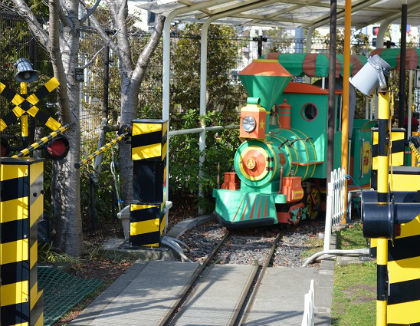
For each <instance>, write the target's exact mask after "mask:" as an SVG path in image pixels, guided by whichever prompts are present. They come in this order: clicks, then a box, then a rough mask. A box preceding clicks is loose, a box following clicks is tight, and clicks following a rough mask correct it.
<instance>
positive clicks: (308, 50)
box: [306, 27, 315, 53]
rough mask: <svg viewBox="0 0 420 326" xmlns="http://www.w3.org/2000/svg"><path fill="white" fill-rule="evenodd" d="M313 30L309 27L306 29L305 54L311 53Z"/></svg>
mask: <svg viewBox="0 0 420 326" xmlns="http://www.w3.org/2000/svg"><path fill="white" fill-rule="evenodd" d="M314 30H315V28H313V27H311V28H309V29H308V35H307V36H306V53H311V49H312V35H313V34H314Z"/></svg>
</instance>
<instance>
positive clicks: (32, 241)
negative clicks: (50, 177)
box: [0, 158, 44, 326]
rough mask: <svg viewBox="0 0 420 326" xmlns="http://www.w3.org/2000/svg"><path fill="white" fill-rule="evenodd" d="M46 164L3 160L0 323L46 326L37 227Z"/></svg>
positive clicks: (0, 169) (0, 184)
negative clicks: (39, 287)
mask: <svg viewBox="0 0 420 326" xmlns="http://www.w3.org/2000/svg"><path fill="white" fill-rule="evenodd" d="M42 184H43V162H42V161H33V160H22V159H12V158H2V159H1V160H0V233H1V237H0V251H1V252H0V273H1V285H0V293H1V297H0V320H1V325H2V326H9V325H14V326H16V325H20V326H32V325H35V326H41V325H43V312H42V291H39V289H38V282H37V260H38V245H37V223H38V221H39V219H40V218H41V217H42V214H43V200H44V198H43V191H42Z"/></svg>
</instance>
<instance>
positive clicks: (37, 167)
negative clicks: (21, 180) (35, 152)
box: [29, 161, 44, 185]
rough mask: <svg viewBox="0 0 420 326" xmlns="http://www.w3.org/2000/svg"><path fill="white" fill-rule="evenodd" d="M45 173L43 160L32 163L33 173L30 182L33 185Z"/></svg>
mask: <svg viewBox="0 0 420 326" xmlns="http://www.w3.org/2000/svg"><path fill="white" fill-rule="evenodd" d="M43 173H44V164H43V162H42V161H41V162H36V163H33V164H31V175H30V178H29V182H30V184H31V185H32V184H33V183H34V182H35V181H36V180H37V179H38V178H39V176H40V175H41V174H43Z"/></svg>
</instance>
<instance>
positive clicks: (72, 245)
mask: <svg viewBox="0 0 420 326" xmlns="http://www.w3.org/2000/svg"><path fill="white" fill-rule="evenodd" d="M12 2H13V4H14V6H15V9H16V12H17V13H19V15H21V16H22V17H23V18H24V19H25V21H26V22H27V24H28V26H29V29H30V30H31V32H32V33H33V35H35V37H36V38H37V39H38V41H39V43H40V44H41V45H42V46H43V47H44V48H45V49H47V51H48V52H49V54H50V58H51V62H52V66H53V69H54V75H55V76H56V77H57V79H58V80H59V82H60V87H59V89H58V95H59V96H58V98H59V107H60V110H59V115H60V119H61V121H62V122H63V123H69V124H71V128H70V129H69V131H68V132H67V133H66V136H67V137H68V139H69V143H70V151H69V154H68V155H67V157H66V158H65V159H63V160H61V161H57V162H55V163H54V173H53V175H54V178H53V190H54V193H53V207H54V217H55V221H56V223H55V226H56V237H55V243H56V246H57V247H58V248H60V249H62V250H63V251H65V252H66V253H68V254H70V255H74V256H78V255H80V253H81V251H82V222H81V214H80V172H79V170H78V169H75V168H74V166H75V163H77V162H79V161H80V122H79V105H80V97H79V92H80V85H79V83H78V82H77V81H76V80H75V68H76V67H77V66H78V53H79V47H80V27H81V26H82V24H83V23H84V22H85V21H87V20H88V19H90V21H91V22H92V24H93V26H94V27H95V28H96V30H97V31H98V32H99V34H100V36H101V37H102V38H103V39H104V40H105V42H107V43H108V44H109V46H110V47H111V48H112V50H113V51H115V52H116V53H118V57H119V64H120V71H121V116H120V124H121V125H126V124H129V123H130V122H131V120H132V119H134V118H135V116H136V109H137V103H138V94H139V91H140V84H141V81H142V80H143V77H144V74H145V71H146V68H147V65H148V62H149V59H150V57H151V55H152V54H153V51H154V49H155V48H156V46H157V44H158V43H159V39H160V36H161V33H162V29H163V22H164V16H157V18H156V19H157V23H156V27H155V31H154V33H153V35H152V36H151V38H150V40H149V41H148V43H147V45H146V46H145V47H144V49H143V51H142V53H141V54H140V56H139V57H138V59H137V62H136V63H135V64H134V63H133V57H132V51H131V47H130V41H129V30H128V27H127V26H128V25H127V18H128V6H127V0H115V1H107V2H106V3H107V6H108V7H109V9H110V12H111V15H112V24H113V28H114V29H115V30H116V31H117V34H116V36H115V38H116V42H113V41H112V40H111V39H110V38H109V37H108V35H107V33H106V32H105V29H104V28H103V27H102V26H101V25H100V24H99V22H98V21H97V19H96V18H95V17H94V15H93V14H94V12H95V9H96V8H97V7H98V5H99V4H100V2H101V0H96V1H95V3H94V5H93V6H91V7H89V6H88V5H87V4H86V3H85V2H84V1H83V0H48V8H49V24H48V31H46V30H45V29H44V28H43V25H42V23H41V22H40V21H39V20H38V19H37V17H36V16H35V14H34V13H33V12H32V11H31V9H30V8H29V7H28V5H27V3H26V1H24V0H12ZM80 4H81V5H82V6H83V7H84V8H85V10H84V11H83V12H80V8H81V6H80ZM131 165H132V162H131V153H130V147H129V145H127V144H122V145H121V146H120V170H121V188H122V197H123V199H124V200H131V199H132V197H133V193H132V177H131V176H132V166H131Z"/></svg>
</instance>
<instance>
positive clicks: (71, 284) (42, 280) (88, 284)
mask: <svg viewBox="0 0 420 326" xmlns="http://www.w3.org/2000/svg"><path fill="white" fill-rule="evenodd" d="M38 284H39V287H40V288H41V289H43V290H44V326H50V325H52V324H53V323H54V322H55V321H57V320H58V319H60V318H61V317H62V316H63V315H64V314H65V313H66V312H68V311H69V310H70V309H71V308H73V307H74V306H75V305H76V304H77V303H79V302H80V301H81V300H83V299H84V298H85V297H86V296H87V295H89V294H90V293H92V292H94V291H95V290H96V289H97V288H99V287H100V286H101V284H102V281H101V280H95V279H84V278H80V277H77V276H73V275H70V274H67V273H65V272H63V271H61V270H58V269H56V268H52V267H38Z"/></svg>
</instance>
